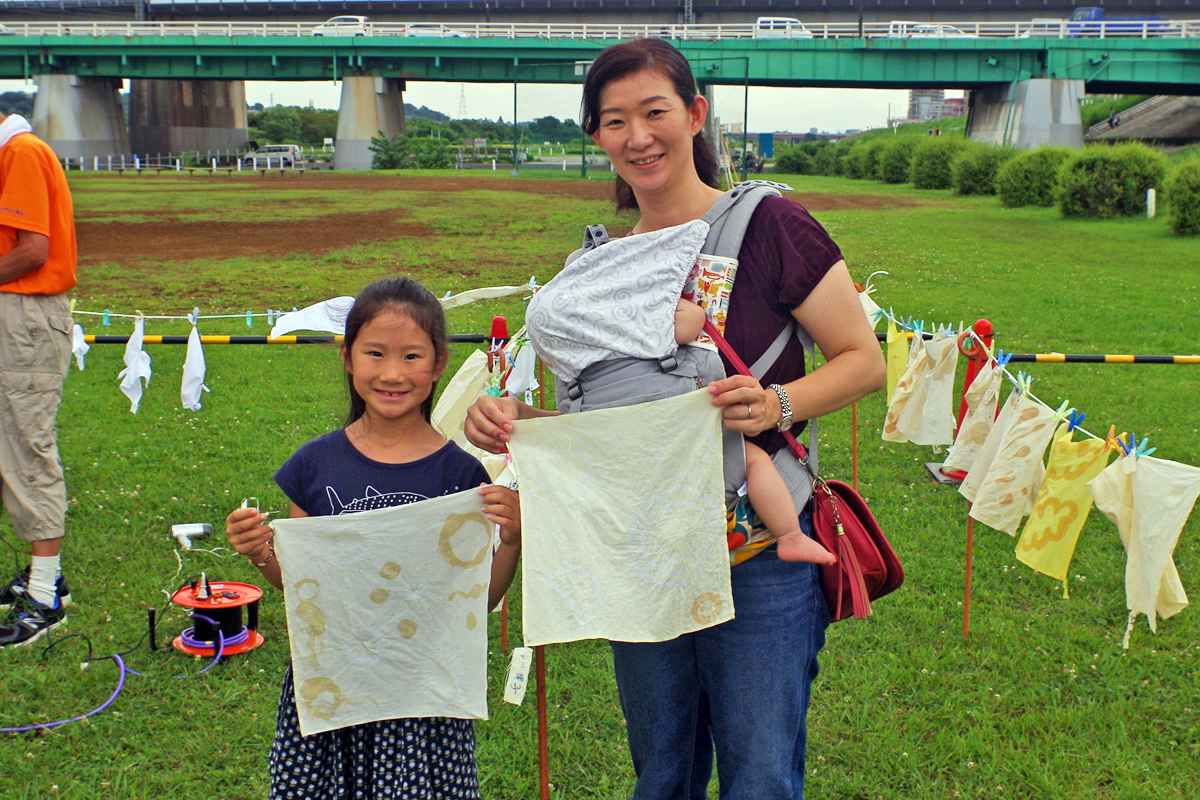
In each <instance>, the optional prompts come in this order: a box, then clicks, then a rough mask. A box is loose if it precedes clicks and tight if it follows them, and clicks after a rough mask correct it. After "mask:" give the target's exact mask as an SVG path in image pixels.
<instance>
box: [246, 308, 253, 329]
mask: <svg viewBox="0 0 1200 800" xmlns="http://www.w3.org/2000/svg"><path fill="white" fill-rule="evenodd" d="M246 327H247V328H253V327H254V314H252V313H251V312H250V311H247V312H246Z"/></svg>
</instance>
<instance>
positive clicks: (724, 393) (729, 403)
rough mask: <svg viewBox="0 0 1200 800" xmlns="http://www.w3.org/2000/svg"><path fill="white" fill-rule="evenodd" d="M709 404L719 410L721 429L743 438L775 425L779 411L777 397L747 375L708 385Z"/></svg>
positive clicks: (780, 415)
mask: <svg viewBox="0 0 1200 800" xmlns="http://www.w3.org/2000/svg"><path fill="white" fill-rule="evenodd" d="M708 392H709V394H711V395H713V399H712V404H713V405H714V406H717V407H719V408H720V409H721V417H722V418H723V419H724V420H725V427H726V428H729V429H730V430H731V431H738V432H739V433H741V434H743V435H745V436H757V435H758V434H760V433H762V432H763V431H769V430H771V429H773V428H774V427H775V426H776V425H778V424H779V420H780V418H782V417H783V409H782V408H780V406H779V395H777V394H775V391H774V390H773V389H764V388H763V387H762V385H761V384H759V382H758V381H756V380H755V379H754V378H752V377H750V376H749V375H734V376H732V377H730V378H725V379H723V380H719V381H713V382H712V383H710V384H709V385H708Z"/></svg>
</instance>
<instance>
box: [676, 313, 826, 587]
mask: <svg viewBox="0 0 1200 800" xmlns="http://www.w3.org/2000/svg"><path fill="white" fill-rule="evenodd" d="M704 319H705V312H704V309H703V308H701V307H700V306H698V305H696V304H695V303H694V302H692V301H690V300H685V299H682V298H681V299H680V300H679V302H678V304H676V306H675V343H676V344H680V345H686V344H692V343H694V342H696V341H697V340H698V339H699V338H700V334H701V332H702V331H703V330H704ZM743 446H744V447H745V450H746V487H745V488H746V494H747V496H749V498H750V506H751V507H752V508H753V509H754V513H755V515H756V516H757V517H758V519H759V521H760V522H762V524H763V525H765V526H766V527H767V530H769V531H770V532H771V533H772V534H773V535H774V536H775V542H776V545H777V550H778V554H779V558H780V559H781V560H783V561H810V562H812V563H814V564H833V563H834V562H835V561H837V559H836V558H835V557H834V555H833V553H830V552H829V551H828V550H826V549H825V548H824V547H822V546H821V545H820V543H818V542H817V541H815V540H813V539H810V538H809V537H808V536H805V535H804V532H803V531H801V530H800V526H799V524H798V520H799V514H798V513H797V511H796V505H795V503H793V502H792V495H791V493H790V492H789V491H788V488H787V484H785V483H784V481H783V477H782V476H781V475H780V474H779V471H778V470H777V469H775V464H774V463H773V462H772V461H771V457H770V456H769V455H767V451H765V450H763V449H762V448H761V447H759V446H758V445H756V444H753V443H751V442H747V441H743Z"/></svg>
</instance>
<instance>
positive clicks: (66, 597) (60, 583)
mask: <svg viewBox="0 0 1200 800" xmlns="http://www.w3.org/2000/svg"><path fill="white" fill-rule="evenodd" d="M28 592H29V567H26V568H25V570H24V571H23V572H18V573H17V576H16V577H15V578H13V579H12V580H11V581H9V582H8V583H6V584H5V585H4V586H0V611H3V610H4V609H7V608H11V607H12V604H13V603H15V602H16V601H17V600H18V599H21V598H24V597H26V596H27V594H28ZM54 593H55V594H56V595H57V596H58V605H59V606H60V607H62V608H66V607H67V606H69V605H71V590H70V589H68V588H67V579H66V578H64V577H63V576H62V575H59V576H58V578H57V580H55V581H54Z"/></svg>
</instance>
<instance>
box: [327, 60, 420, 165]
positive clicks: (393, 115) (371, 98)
mask: <svg viewBox="0 0 1200 800" xmlns="http://www.w3.org/2000/svg"><path fill="white" fill-rule="evenodd" d="M403 92H404V81H402V80H397V79H395V78H381V77H379V76H377V75H350V76H346V77H344V78H342V102H341V105H340V106H339V107H338V124H337V138H336V139H335V140H334V146H335V149H334V152H333V166H334V169H370V168H371V137H372V136H378V135H379V134H380V133H382V134H383V135H384V136H386V137H387V138H389V139H390V138H392V137H393V136H395V135H396V134H398V133H399V134H402V135H403V134H404V131H405V127H404V100H403Z"/></svg>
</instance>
